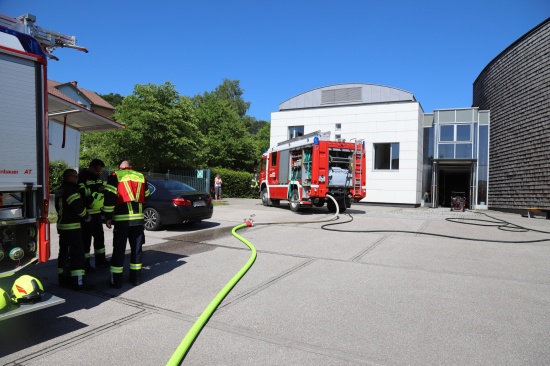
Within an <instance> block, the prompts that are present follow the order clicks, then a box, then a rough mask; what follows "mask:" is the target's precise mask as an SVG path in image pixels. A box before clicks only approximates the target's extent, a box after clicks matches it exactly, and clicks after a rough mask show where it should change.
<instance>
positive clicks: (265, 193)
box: [262, 188, 269, 206]
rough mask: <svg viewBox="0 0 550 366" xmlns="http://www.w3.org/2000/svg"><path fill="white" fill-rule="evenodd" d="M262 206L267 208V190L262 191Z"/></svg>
mask: <svg viewBox="0 0 550 366" xmlns="http://www.w3.org/2000/svg"><path fill="white" fill-rule="evenodd" d="M262 205H264V206H269V197H267V188H264V189H262Z"/></svg>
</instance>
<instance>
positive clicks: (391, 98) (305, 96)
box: [279, 83, 416, 111]
mask: <svg viewBox="0 0 550 366" xmlns="http://www.w3.org/2000/svg"><path fill="white" fill-rule="evenodd" d="M402 101H416V99H415V97H414V95H413V94H412V93H410V92H408V91H405V90H401V89H397V88H392V87H389V86H384V85H376V84H364V83H352V84H335V85H329V86H324V87H322V88H317V89H313V90H310V91H307V92H305V93H302V94H299V95H297V96H295V97H293V98H290V99H288V100H286V101H284V102H282V103H281V104H279V110H280V111H282V110H287V109H303V108H318V107H330V106H335V105H357V104H370V103H388V102H402Z"/></svg>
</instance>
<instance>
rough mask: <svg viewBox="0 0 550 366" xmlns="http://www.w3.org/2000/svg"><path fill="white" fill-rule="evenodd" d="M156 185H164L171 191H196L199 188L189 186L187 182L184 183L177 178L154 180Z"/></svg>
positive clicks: (163, 186)
mask: <svg viewBox="0 0 550 366" xmlns="http://www.w3.org/2000/svg"><path fill="white" fill-rule="evenodd" d="M153 183H154V184H155V185H156V186H158V187H162V188H164V189H166V190H168V191H170V192H171V193H179V192H196V191H197V190H196V189H195V188H193V187H191V186H188V185H187V184H185V183H182V182H180V181H177V180H159V181H155V182H153Z"/></svg>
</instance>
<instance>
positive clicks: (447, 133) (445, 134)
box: [439, 125, 455, 142]
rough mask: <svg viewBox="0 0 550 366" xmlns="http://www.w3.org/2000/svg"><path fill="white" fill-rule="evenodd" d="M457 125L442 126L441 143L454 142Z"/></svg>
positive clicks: (440, 130)
mask: <svg viewBox="0 0 550 366" xmlns="http://www.w3.org/2000/svg"><path fill="white" fill-rule="evenodd" d="M454 140H455V125H441V126H440V127H439V141H449V142H451V141H454Z"/></svg>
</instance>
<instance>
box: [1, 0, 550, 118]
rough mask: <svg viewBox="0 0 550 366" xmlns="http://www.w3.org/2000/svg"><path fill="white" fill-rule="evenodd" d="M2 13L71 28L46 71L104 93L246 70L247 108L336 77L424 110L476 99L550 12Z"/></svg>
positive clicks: (203, 85) (258, 113)
mask: <svg viewBox="0 0 550 366" xmlns="http://www.w3.org/2000/svg"><path fill="white" fill-rule="evenodd" d="M0 13H3V14H7V15H10V16H14V17H15V16H19V15H22V14H24V13H31V14H34V15H36V17H37V22H36V24H38V25H40V26H42V27H45V28H49V29H52V30H56V31H59V32H62V33H65V34H68V35H75V36H76V37H77V42H78V44H79V45H80V46H84V47H86V48H87V49H88V50H89V51H90V52H89V53H88V54H85V53H83V52H78V51H75V50H70V49H58V50H56V51H55V52H54V55H56V56H57V57H58V58H59V59H60V61H57V62H56V61H51V62H50V63H49V78H50V79H53V80H56V81H59V82H68V81H73V80H77V81H78V85H79V87H82V88H85V89H89V90H93V91H96V92H98V93H101V94H108V93H111V92H112V93H119V94H121V95H123V96H125V95H129V94H131V93H132V91H133V88H134V86H135V85H136V84H146V83H154V84H162V83H164V82H166V81H170V82H172V83H173V84H175V86H176V89H177V90H178V92H179V93H180V94H181V95H186V96H193V95H196V94H202V93H203V92H205V91H212V90H213V89H214V88H216V86H218V85H219V84H221V82H222V80H223V79H224V78H228V79H231V80H239V81H240V86H241V88H242V89H243V90H244V95H243V98H244V99H245V100H246V101H249V102H251V108H250V109H249V111H248V115H250V116H252V117H256V118H257V119H261V120H267V121H269V120H270V118H271V117H270V114H271V112H274V111H277V109H278V107H279V104H280V103H282V102H284V101H285V100H287V99H289V98H292V97H294V96H296V95H298V94H301V93H303V92H306V91H309V90H312V89H316V88H319V87H323V86H328V85H332V84H343V83H354V82H359V83H372V84H380V85H386V86H391V87H395V88H398V89H403V90H406V91H409V92H412V93H413V94H414V95H415V96H416V98H417V100H418V101H419V102H420V104H421V105H422V108H423V109H424V112H431V111H433V110H434V109H439V108H460V107H469V106H471V103H472V84H473V82H474V80H475V79H476V77H477V76H478V75H479V73H480V72H481V70H482V69H483V68H484V67H485V66H486V65H487V64H488V63H489V62H490V61H491V60H492V59H493V58H494V57H496V56H497V55H498V54H499V53H500V52H501V51H503V50H504V49H505V48H506V47H508V46H509V45H510V44H511V43H512V42H514V41H515V40H516V39H518V38H519V37H521V36H522V35H523V34H525V33H526V32H527V31H529V30H530V29H532V28H533V27H535V26H536V25H537V24H539V23H541V22H542V21H544V20H545V19H546V18H548V17H549V16H550V1H548V0H518V1H516V0H508V1H493V0H490V1H484V0H476V1H472V0H463V1H452V2H451V1H441V0H439V1H422V0H418V1H410V0H409V1H404V0H403V1H401V0H395V1H383V0H379V1H370V0H354V1H352V0H338V1H328V0H316V1H314V0H307V1H306V0H304V1H301V0H278V1H265V0H264V1H262V0H244V1H239V0H234V1H218V0H215V1H211V0H202V1H198V0H195V1H189V0H181V1H177V0H156V1H142V0H133V1H127V0H110V1H105V0H95V1H89V2H81V1H74V0H49V1H44V0H0Z"/></svg>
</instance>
